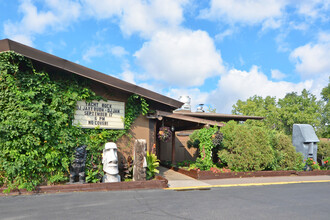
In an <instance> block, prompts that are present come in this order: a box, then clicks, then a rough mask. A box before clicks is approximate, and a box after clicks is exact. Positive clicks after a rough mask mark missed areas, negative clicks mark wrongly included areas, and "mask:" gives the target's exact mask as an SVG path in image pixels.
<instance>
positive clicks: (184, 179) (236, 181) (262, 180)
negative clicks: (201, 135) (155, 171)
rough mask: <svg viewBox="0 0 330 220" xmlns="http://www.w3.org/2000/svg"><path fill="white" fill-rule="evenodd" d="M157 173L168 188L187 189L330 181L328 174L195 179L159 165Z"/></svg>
mask: <svg viewBox="0 0 330 220" xmlns="http://www.w3.org/2000/svg"><path fill="white" fill-rule="evenodd" d="M159 171H160V172H159V174H160V175H161V176H163V177H165V178H166V179H167V180H168V186H169V189H189V188H195V189H196V188H208V187H229V186H249V185H273V184H291V183H304V182H330V176H326V175H325V176H324V175H323V176H277V177H251V178H232V179H212V180H196V179H194V178H191V177H189V176H186V175H183V174H181V173H178V172H175V171H173V170H170V169H167V168H165V167H162V166H160V167H159Z"/></svg>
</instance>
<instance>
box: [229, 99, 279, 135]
mask: <svg viewBox="0 0 330 220" xmlns="http://www.w3.org/2000/svg"><path fill="white" fill-rule="evenodd" d="M232 113H233V114H236V115H249V116H262V117H265V119H264V120H262V121H256V120H248V121H247V123H248V124H253V125H259V126H266V127H268V128H273V129H277V130H282V128H283V125H282V123H281V121H280V120H279V109H278V108H277V102H276V97H270V96H267V97H266V98H265V99H264V98H262V97H261V96H256V95H255V96H253V97H250V98H248V99H247V100H246V101H241V100H238V101H237V103H236V104H235V105H233V110H232Z"/></svg>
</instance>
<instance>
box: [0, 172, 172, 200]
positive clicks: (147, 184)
mask: <svg viewBox="0 0 330 220" xmlns="http://www.w3.org/2000/svg"><path fill="white" fill-rule="evenodd" d="M167 183H168V180H167V179H165V178H164V177H161V176H156V178H155V179H153V180H149V181H131V182H118V183H86V184H66V185H54V186H39V187H37V188H36V189H35V190H34V191H27V190H25V189H22V190H13V191H10V193H7V194H6V193H3V190H4V188H0V196H6V195H31V194H43V193H63V192H89V191H93V192H96V191H118V190H137V189H163V188H167V187H168V185H167Z"/></svg>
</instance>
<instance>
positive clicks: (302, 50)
mask: <svg viewBox="0 0 330 220" xmlns="http://www.w3.org/2000/svg"><path fill="white" fill-rule="evenodd" d="M323 37H324V35H323V36H322V38H323ZM322 40H323V42H319V43H317V44H312V43H309V44H306V45H304V46H301V47H298V48H296V49H295V50H294V51H292V52H291V54H290V58H291V60H292V61H293V62H295V65H296V71H297V72H298V73H299V74H300V75H301V76H303V77H305V78H315V77H317V76H320V75H328V76H329V75H330V62H329V57H330V41H328V42H326V41H325V40H326V39H322Z"/></svg>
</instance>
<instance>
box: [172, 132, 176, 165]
mask: <svg viewBox="0 0 330 220" xmlns="http://www.w3.org/2000/svg"><path fill="white" fill-rule="evenodd" d="M174 162H175V131H172V164H174Z"/></svg>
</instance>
